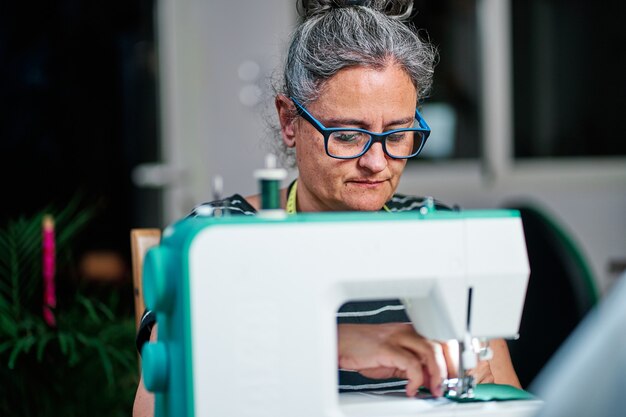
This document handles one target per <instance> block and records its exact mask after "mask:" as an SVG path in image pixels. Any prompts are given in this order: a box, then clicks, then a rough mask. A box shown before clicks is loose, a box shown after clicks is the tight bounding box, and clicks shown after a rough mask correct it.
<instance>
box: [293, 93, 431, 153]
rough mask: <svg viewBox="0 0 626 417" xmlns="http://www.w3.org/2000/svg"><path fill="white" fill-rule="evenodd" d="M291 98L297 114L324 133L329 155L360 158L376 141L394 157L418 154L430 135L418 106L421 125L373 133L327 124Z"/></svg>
mask: <svg viewBox="0 0 626 417" xmlns="http://www.w3.org/2000/svg"><path fill="white" fill-rule="evenodd" d="M291 101H293V103H294V104H295V105H296V109H297V111H298V115H300V116H301V117H302V118H303V119H304V120H306V121H307V122H309V123H310V124H311V125H312V126H313V127H314V128H315V129H316V130H317V131H318V132H320V133H321V134H322V135H323V136H324V148H325V149H326V153H327V154H328V156H330V157H333V158H337V159H354V158H358V157H360V156H361V155H363V154H365V153H366V152H367V151H368V150H369V149H370V148H371V147H372V145H373V144H374V143H376V142H380V143H381V145H382V147H383V151H384V152H385V154H387V155H388V156H389V157H391V158H393V159H407V158H412V157H414V156H417V155H419V153H420V152H421V151H422V148H424V144H425V143H426V139H428V136H429V135H430V127H429V126H428V124H426V121H425V120H424V118H423V117H422V115H421V114H420V112H419V111H418V110H417V109H415V122H414V124H413V126H419V127H410V128H404V129H394V130H389V131H387V132H383V133H374V132H370V131H368V130H365V129H358V128H345V127H330V128H329V127H324V125H323V124H322V123H320V122H319V120H317V119H316V118H315V117H313V116H312V115H311V113H309V112H308V110H307V109H305V108H304V106H302V105H301V104H300V103H298V101H297V100H296V99H294V98H293V97H291Z"/></svg>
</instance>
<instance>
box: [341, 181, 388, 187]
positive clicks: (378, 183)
mask: <svg viewBox="0 0 626 417" xmlns="http://www.w3.org/2000/svg"><path fill="white" fill-rule="evenodd" d="M349 182H350V183H351V184H354V185H356V186H357V187H360V188H377V187H379V186H381V185H382V184H384V183H385V182H386V180H377V181H373V180H352V181H349Z"/></svg>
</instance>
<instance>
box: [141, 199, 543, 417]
mask: <svg viewBox="0 0 626 417" xmlns="http://www.w3.org/2000/svg"><path fill="white" fill-rule="evenodd" d="M427 211H428V210H427ZM207 214H210V213H207ZM528 276H529V267H528V260H527V255H526V246H525V241H524V235H523V229H522V224H521V220H520V218H519V214H518V213H517V212H516V211H508V210H493V211H463V212H439V211H432V210H431V211H430V212H421V213H419V212H410V213H409V212H405V213H383V212H375V213H363V212H359V213H317V214H298V215H294V216H289V217H284V218H282V219H280V218H279V219H274V218H271V219H268V218H264V217H263V216H221V217H214V216H211V215H207V216H199V217H196V218H189V219H185V220H182V221H180V222H178V223H176V224H173V225H172V226H170V227H168V228H166V229H165V230H164V233H163V239H162V242H161V244H160V246H158V247H155V248H153V249H151V250H150V251H149V252H148V254H147V256H146V259H145V262H144V298H145V301H146V305H147V306H148V308H150V309H152V310H154V311H155V312H156V314H157V322H158V324H159V328H158V341H157V342H156V343H148V344H146V345H145V347H144V350H143V353H142V358H143V360H142V364H143V375H144V382H145V384H146V387H147V388H148V390H150V391H153V392H155V393H156V417H174V416H176V417H179V416H180V417H189V416H195V417H204V416H238V417H239V416H272V417H279V416H290V417H291V416H299V417H309V416H310V417H313V416H314V417H322V416H324V417H331V416H332V417H339V416H344V417H348V416H356V415H359V416H380V417H382V416H408V415H412V416H414V415H416V414H418V415H422V414H423V415H438V416H445V415H467V416H471V415H476V416H478V415H480V416H485V415H499V416H501V415H506V416H530V415H532V413H534V412H535V411H536V410H537V407H538V405H537V402H536V401H510V402H502V403H498V402H485V403H457V402H452V401H449V400H445V399H439V401H437V400H432V399H431V400H419V399H414V398H407V397H405V396H386V395H378V396H376V395H370V394H363V395H362V394H358V393H350V394H339V393H338V389H337V387H338V381H337V324H336V313H337V310H338V308H339V307H340V306H341V305H342V304H343V303H345V302H347V301H357V300H368V299H369V300H374V299H388V298H398V299H401V300H402V301H403V304H404V305H405V308H406V311H407V314H408V315H409V317H410V318H411V320H412V322H413V324H414V326H415V327H416V329H417V331H418V332H419V333H421V334H423V335H425V336H426V337H429V338H433V339H437V340H449V339H456V340H459V341H460V342H462V344H463V345H464V346H465V348H466V349H465V354H464V356H463V358H462V359H463V360H462V363H463V364H464V366H465V368H468V364H469V365H471V362H472V359H471V357H472V355H473V357H474V358H476V356H477V355H481V354H483V353H484V352H479V351H478V349H477V348H476V347H475V342H476V341H478V340H483V339H484V340H488V339H490V338H515V337H516V336H517V333H518V327H519V322H520V318H521V312H522V308H523V303H524V297H525V292H526V285H527V281H528ZM474 362H475V359H474ZM469 367H471V366H469ZM463 370H464V369H462V370H461V371H462V372H463ZM460 375H463V373H461V374H460ZM446 384H447V385H446V388H447V389H448V390H449V392H452V394H456V395H463V396H468V395H469V396H471V394H472V388H473V381H472V380H471V378H470V379H463V378H459V380H456V381H447V382H446Z"/></svg>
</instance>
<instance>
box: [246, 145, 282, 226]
mask: <svg viewBox="0 0 626 417" xmlns="http://www.w3.org/2000/svg"><path fill="white" fill-rule="evenodd" d="M254 177H255V178H256V179H257V180H258V181H259V189H260V194H261V210H260V211H259V214H260V215H267V216H268V217H275V216H276V217H284V216H285V210H283V209H282V208H281V207H280V186H281V183H282V181H283V180H284V179H285V178H287V171H286V170H285V169H282V168H277V167H276V156H274V155H273V154H268V155H267V156H266V157H265V168H263V169H259V170H257V171H255V173H254Z"/></svg>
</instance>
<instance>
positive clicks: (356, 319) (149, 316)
mask: <svg viewBox="0 0 626 417" xmlns="http://www.w3.org/2000/svg"><path fill="white" fill-rule="evenodd" d="M292 185H293V183H292V184H291V185H290V188H291V186H292ZM426 200H427V199H426V198H424V197H413V196H405V195H402V194H396V195H394V196H393V197H392V198H391V200H389V201H388V202H387V203H386V206H387V208H388V209H389V211H391V212H402V211H411V210H420V209H421V208H422V207H424V205H425V204H426ZM435 207H436V208H437V209H438V210H451V209H450V207H448V206H446V205H444V204H442V203H441V202H439V201H435ZM214 210H221V211H228V213H230V214H235V215H248V216H250V215H255V214H256V210H255V209H254V207H252V206H251V205H250V203H248V202H247V201H246V199H245V198H244V197H242V196H241V195H239V194H235V195H233V196H231V197H228V198H225V199H222V200H217V201H212V202H208V203H203V204H200V205H198V206H196V207H195V208H194V209H193V210H192V211H191V213H190V214H189V216H190V217H195V216H200V215H206V214H207V213H210V212H212V211H214ZM155 321H156V317H155V314H153V313H152V312H151V311H146V312H145V313H144V315H143V317H142V319H141V324H140V327H139V331H138V333H137V339H136V345H137V349H138V350H139V352H141V348H142V347H143V345H144V343H146V342H147V341H148V340H150V333H151V331H152V327H153V326H154V324H155ZM394 322H395V323H398V322H400V323H408V322H409V318H408V317H407V315H406V313H405V310H404V306H403V305H402V303H401V302H400V301H399V300H395V299H392V300H377V301H359V302H348V303H346V304H344V305H343V306H341V308H340V309H339V311H338V312H337V323H338V324H343V323H362V324H382V323H394ZM405 385H406V380H403V379H383V380H381V379H370V378H366V377H364V376H363V375H361V374H359V373H358V372H356V371H352V370H348V369H339V391H340V392H354V391H395V390H404V386H405Z"/></svg>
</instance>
